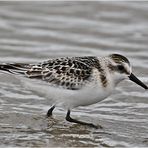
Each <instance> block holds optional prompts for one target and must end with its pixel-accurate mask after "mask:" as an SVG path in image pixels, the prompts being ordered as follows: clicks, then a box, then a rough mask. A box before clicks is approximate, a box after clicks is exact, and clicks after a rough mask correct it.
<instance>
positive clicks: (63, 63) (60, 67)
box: [26, 57, 97, 89]
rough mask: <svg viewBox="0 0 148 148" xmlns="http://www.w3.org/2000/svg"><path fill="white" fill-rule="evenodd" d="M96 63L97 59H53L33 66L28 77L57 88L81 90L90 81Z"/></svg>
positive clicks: (28, 72) (27, 73)
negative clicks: (41, 80) (39, 79)
mask: <svg viewBox="0 0 148 148" xmlns="http://www.w3.org/2000/svg"><path fill="white" fill-rule="evenodd" d="M96 62H97V59H95V57H72V58H59V59H53V60H52V59H51V60H48V61H46V62H43V63H40V64H38V65H34V66H32V68H31V69H29V70H28V71H27V72H26V75H27V76H28V77H30V78H41V79H43V80H44V81H47V82H49V83H50V84H52V85H55V86H56V85H58V86H62V87H65V88H67V89H79V88H81V87H82V86H83V85H85V83H87V82H88V81H89V78H90V77H91V73H92V68H93V66H95V65H97V63H96Z"/></svg>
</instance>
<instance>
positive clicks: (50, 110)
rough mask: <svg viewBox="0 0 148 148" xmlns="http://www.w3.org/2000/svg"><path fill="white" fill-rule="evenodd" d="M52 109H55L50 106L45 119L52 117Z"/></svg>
mask: <svg viewBox="0 0 148 148" xmlns="http://www.w3.org/2000/svg"><path fill="white" fill-rule="evenodd" d="M54 108H55V106H52V107H51V108H50V109H49V110H48V112H47V117H50V116H52V111H53V110H54Z"/></svg>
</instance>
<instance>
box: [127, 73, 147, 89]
mask: <svg viewBox="0 0 148 148" xmlns="http://www.w3.org/2000/svg"><path fill="white" fill-rule="evenodd" d="M129 79H130V80H131V81H133V82H135V83H136V84H138V85H140V86H141V87H143V88H145V89H148V87H147V86H146V85H145V84H144V83H142V82H141V81H140V80H139V79H138V78H137V77H136V76H135V75H134V74H132V73H131V75H130V76H129Z"/></svg>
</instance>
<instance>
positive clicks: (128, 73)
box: [108, 54, 148, 89]
mask: <svg viewBox="0 0 148 148" xmlns="http://www.w3.org/2000/svg"><path fill="white" fill-rule="evenodd" d="M108 68H109V72H110V73H111V75H112V77H113V80H114V83H115V84H118V83H119V82H120V81H122V80H124V79H127V78H128V79H130V80H131V81H133V82H135V83H136V84H138V85H140V86H141V87H143V88H145V89H148V87H147V86H146V85H145V84H144V83H143V82H141V81H140V80H139V79H138V78H137V77H136V76H135V75H134V74H133V73H132V67H131V65H130V62H129V60H128V59H127V58H126V57H124V56H122V55H119V54H111V55H109V63H108Z"/></svg>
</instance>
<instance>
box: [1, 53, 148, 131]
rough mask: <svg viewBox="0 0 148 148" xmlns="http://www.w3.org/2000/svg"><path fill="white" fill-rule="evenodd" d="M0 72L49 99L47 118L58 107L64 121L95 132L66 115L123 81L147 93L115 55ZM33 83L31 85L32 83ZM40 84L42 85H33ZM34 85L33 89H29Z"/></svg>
mask: <svg viewBox="0 0 148 148" xmlns="http://www.w3.org/2000/svg"><path fill="white" fill-rule="evenodd" d="M0 70H3V71H7V72H10V73H12V74H15V75H16V76H17V77H19V75H20V76H23V77H22V78H25V83H26V80H27V79H28V80H29V81H30V83H26V85H27V84H28V85H27V88H30V89H32V90H34V91H35V90H36V92H41V94H42V95H44V96H46V97H48V98H50V99H51V98H52V99H53V100H54V103H53V105H52V107H51V108H50V109H49V110H48V112H47V116H48V117H49V116H51V115H52V111H53V110H54V108H55V107H56V106H57V105H58V104H61V105H62V106H63V107H65V108H66V109H67V115H66V120H67V121H69V122H74V123H79V124H82V125H88V126H91V127H95V128H97V126H96V125H94V124H92V123H86V122H83V121H78V120H76V119H73V118H71V117H70V112H71V110H72V109H73V108H75V107H78V106H86V105H91V104H94V103H97V102H100V101H102V100H104V99H105V98H107V97H108V96H109V95H110V94H111V93H112V91H113V90H114V88H115V86H116V85H117V84H118V83H119V82H120V81H122V80H124V79H127V78H128V79H130V80H132V81H133V82H135V83H137V84H138V85H140V86H141V87H143V88H145V89H148V87H147V86H146V85H145V84H143V83H142V82H141V81H140V80H139V79H138V78H137V77H136V76H134V74H133V73H132V68H131V65H130V62H129V60H128V59H127V58H126V57H124V56H122V55H119V54H111V55H109V56H106V57H101V58H98V57H94V56H85V57H63V58H57V59H49V60H48V61H45V62H43V63H38V64H22V63H7V64H1V65H0ZM32 80H33V81H32ZM39 81H42V82H43V85H40V83H37V82H39ZM33 83H34V85H32V84H33Z"/></svg>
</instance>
